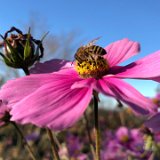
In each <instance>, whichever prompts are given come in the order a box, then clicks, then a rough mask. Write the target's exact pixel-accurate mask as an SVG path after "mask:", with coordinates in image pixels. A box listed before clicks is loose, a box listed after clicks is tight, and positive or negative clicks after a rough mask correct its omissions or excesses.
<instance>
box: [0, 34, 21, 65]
mask: <svg viewBox="0 0 160 160" xmlns="http://www.w3.org/2000/svg"><path fill="white" fill-rule="evenodd" d="M0 36H1V37H2V38H3V40H4V42H5V43H6V44H7V46H8V47H9V49H10V53H7V57H8V58H10V59H11V61H12V62H13V63H16V62H20V61H21V60H23V58H22V56H21V55H20V54H19V53H18V52H17V51H16V49H15V48H13V47H12V45H11V44H10V43H9V42H8V41H7V40H6V39H5V38H4V37H3V36H2V35H0Z"/></svg>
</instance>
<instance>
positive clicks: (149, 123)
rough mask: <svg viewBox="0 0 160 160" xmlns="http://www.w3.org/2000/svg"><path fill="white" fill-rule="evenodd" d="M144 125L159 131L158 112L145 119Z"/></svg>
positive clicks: (159, 120)
mask: <svg viewBox="0 0 160 160" xmlns="http://www.w3.org/2000/svg"><path fill="white" fill-rule="evenodd" d="M145 126H146V127H148V128H150V129H152V130H153V132H160V113H157V114H155V115H154V116H152V117H151V118H150V119H149V120H147V121H146V122H145Z"/></svg>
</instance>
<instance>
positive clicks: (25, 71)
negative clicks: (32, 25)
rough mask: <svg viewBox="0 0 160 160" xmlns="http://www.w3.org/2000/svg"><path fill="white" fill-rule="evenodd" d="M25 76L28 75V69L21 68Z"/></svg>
mask: <svg viewBox="0 0 160 160" xmlns="http://www.w3.org/2000/svg"><path fill="white" fill-rule="evenodd" d="M22 69H23V71H24V73H25V74H26V75H30V73H29V70H28V68H22Z"/></svg>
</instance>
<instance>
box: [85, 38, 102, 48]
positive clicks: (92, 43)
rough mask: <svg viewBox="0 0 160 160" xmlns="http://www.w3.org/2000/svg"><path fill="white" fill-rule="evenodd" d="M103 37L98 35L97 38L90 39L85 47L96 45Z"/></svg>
mask: <svg viewBox="0 0 160 160" xmlns="http://www.w3.org/2000/svg"><path fill="white" fill-rule="evenodd" d="M100 38H101V37H97V38H95V39H93V40H92V41H90V42H89V43H88V44H87V45H85V46H84V47H90V46H92V45H94V44H95V43H96V42H97V41H98V40H99V39H100Z"/></svg>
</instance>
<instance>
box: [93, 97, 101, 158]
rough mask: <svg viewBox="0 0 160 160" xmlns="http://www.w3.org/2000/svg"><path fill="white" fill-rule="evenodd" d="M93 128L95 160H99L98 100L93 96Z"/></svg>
mask: <svg viewBox="0 0 160 160" xmlns="http://www.w3.org/2000/svg"><path fill="white" fill-rule="evenodd" d="M93 99H94V127H95V139H96V160H100V159H101V158H100V132H99V122H98V99H97V96H95V95H94V97H93Z"/></svg>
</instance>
